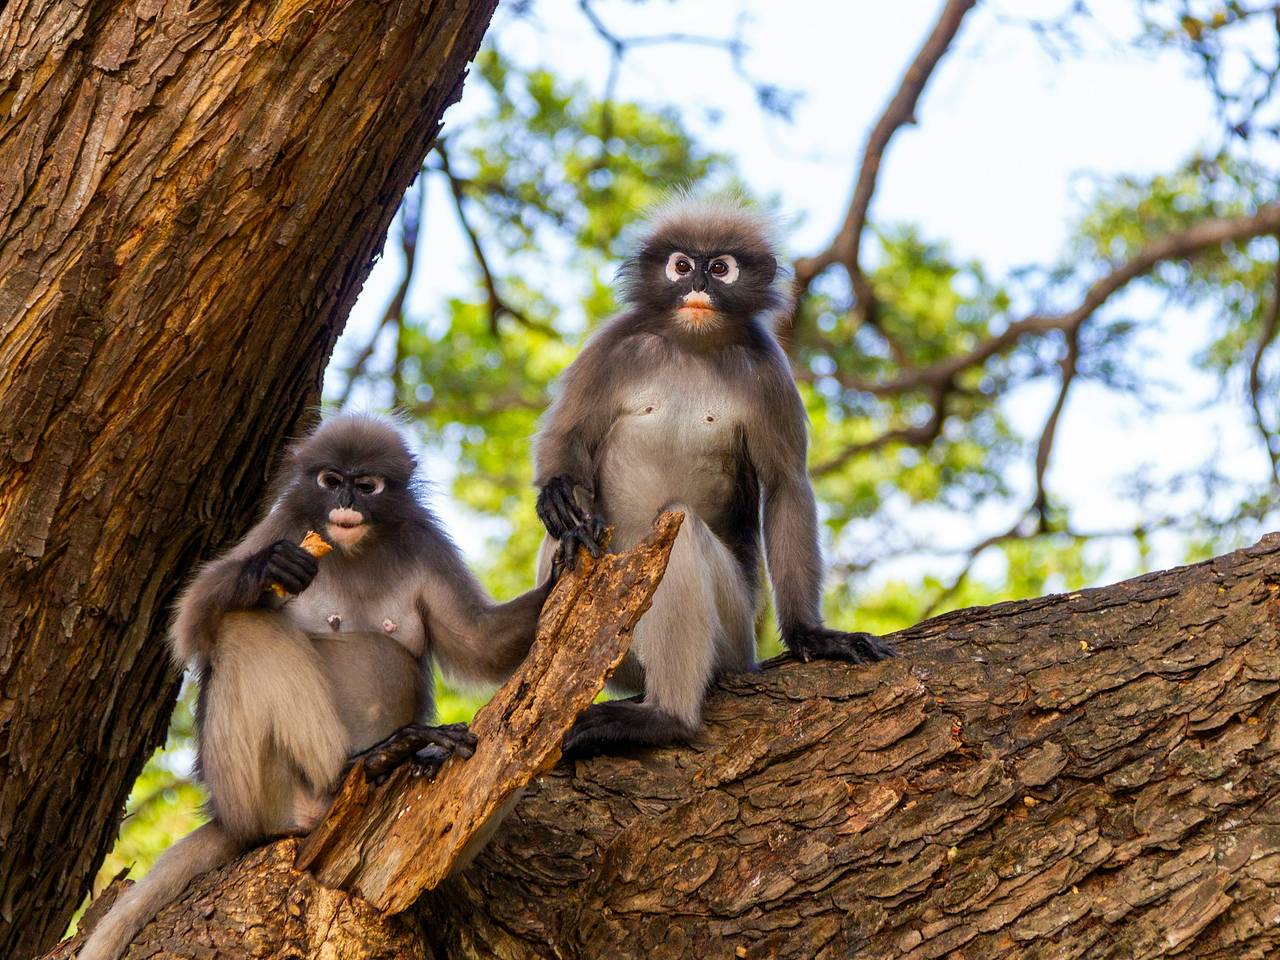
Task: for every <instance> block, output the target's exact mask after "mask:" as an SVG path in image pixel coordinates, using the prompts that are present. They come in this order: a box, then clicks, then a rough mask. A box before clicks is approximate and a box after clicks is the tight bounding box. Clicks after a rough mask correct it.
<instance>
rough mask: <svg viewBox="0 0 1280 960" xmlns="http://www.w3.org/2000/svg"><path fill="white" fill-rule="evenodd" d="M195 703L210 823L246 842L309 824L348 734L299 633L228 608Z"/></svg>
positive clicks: (281, 621) (272, 618) (266, 616)
mask: <svg viewBox="0 0 1280 960" xmlns="http://www.w3.org/2000/svg"><path fill="white" fill-rule="evenodd" d="M200 703H201V709H200V711H199V715H200V731H199V742H200V770H201V774H202V776H203V779H204V781H205V783H206V785H207V786H208V788H209V794H210V798H211V801H212V805H213V810H214V813H215V815H216V817H217V819H218V821H219V822H220V823H222V824H223V826H224V827H225V828H226V829H227V830H228V832H229V833H230V834H231V835H232V836H234V837H237V838H239V839H242V840H243V841H245V842H252V841H254V840H258V839H261V838H264V837H271V836H278V835H281V834H289V833H298V832H305V831H306V830H309V829H310V828H311V827H312V826H313V825H314V824H315V822H316V821H317V820H318V819H319V818H320V816H321V815H322V814H323V813H324V808H325V806H326V804H327V802H328V797H329V794H330V792H331V791H332V790H333V788H334V786H335V784H336V782H337V778H338V775H339V773H340V772H341V770H342V766H343V763H344V762H345V761H346V757H347V753H348V750H349V738H348V734H347V731H346V729H345V727H344V726H343V723H342V719H341V717H340V715H339V713H338V709H337V707H336V703H335V696H334V691H333V684H332V683H331V681H330V679H329V677H328V675H327V674H326V672H325V669H324V665H323V663H322V662H321V658H320V656H319V654H318V653H317V651H316V648H315V647H314V646H313V645H312V643H311V642H310V640H308V638H307V636H306V634H304V633H303V632H302V631H300V630H298V629H297V628H296V627H294V626H292V625H291V624H290V623H289V621H288V620H287V619H286V618H285V616H284V615H283V614H280V613H275V612H266V611H255V612H252V613H234V614H229V615H227V616H226V617H224V618H223V620H222V623H221V625H220V627H219V629H218V635H217V642H216V645H215V647H214V651H213V655H212V657H211V660H210V664H209V668H208V669H207V671H206V673H205V676H204V678H203V684H202V688H201V692H200Z"/></svg>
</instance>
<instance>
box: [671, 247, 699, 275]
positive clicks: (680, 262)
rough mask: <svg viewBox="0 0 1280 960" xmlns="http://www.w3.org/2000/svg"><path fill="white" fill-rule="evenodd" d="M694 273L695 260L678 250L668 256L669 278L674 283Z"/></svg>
mask: <svg viewBox="0 0 1280 960" xmlns="http://www.w3.org/2000/svg"><path fill="white" fill-rule="evenodd" d="M691 273H693V260H692V259H690V257H689V256H687V255H686V254H683V253H681V252H680V251H679V250H677V251H676V252H675V253H673V254H671V256H669V257H667V279H668V280H670V281H672V282H673V283H674V282H676V281H678V280H681V279H683V278H684V277H687V276H688V275H689V274H691Z"/></svg>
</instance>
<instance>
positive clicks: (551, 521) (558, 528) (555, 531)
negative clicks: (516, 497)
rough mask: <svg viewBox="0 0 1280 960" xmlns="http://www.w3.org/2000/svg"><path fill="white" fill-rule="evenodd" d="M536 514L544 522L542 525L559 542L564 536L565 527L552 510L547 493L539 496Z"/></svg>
mask: <svg viewBox="0 0 1280 960" xmlns="http://www.w3.org/2000/svg"><path fill="white" fill-rule="evenodd" d="M535 512H536V513H537V514H538V519H539V520H541V521H542V525H543V526H544V527H546V529H547V533H548V534H549V535H551V536H552V537H554V538H555V539H557V540H559V539H560V537H562V536H563V535H564V527H563V526H562V525H561V523H560V519H559V517H557V516H556V515H555V513H554V511H553V510H552V509H551V502H550V499H549V498H548V497H547V494H546V492H545V491H544V492H543V493H540V494H538V504H537V507H536V508H535Z"/></svg>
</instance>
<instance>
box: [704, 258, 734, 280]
mask: <svg viewBox="0 0 1280 960" xmlns="http://www.w3.org/2000/svg"><path fill="white" fill-rule="evenodd" d="M720 263H723V264H724V266H725V271H724V273H723V274H717V273H716V265H717V264H720ZM707 273H709V274H711V276H713V277H715V278H716V279H717V280H719V281H720V282H721V283H733V281H735V280H737V279H738V261H737V260H736V259H735V258H734V256H733V255H732V254H729V253H722V254H720V256H718V257H712V258H711V266H710V267H709V268H708V269H707Z"/></svg>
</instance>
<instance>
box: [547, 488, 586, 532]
mask: <svg viewBox="0 0 1280 960" xmlns="http://www.w3.org/2000/svg"><path fill="white" fill-rule="evenodd" d="M551 506H552V509H553V510H554V512H555V517H556V521H557V522H558V523H559V524H560V529H561V530H564V531H570V530H573V529H575V528H577V527H578V526H579V525H580V524H581V522H582V521H581V520H580V519H579V518H578V508H577V507H576V506H575V505H574V503H573V502H572V501H571V500H569V499H568V498H566V497H564V496H562V495H557V496H555V497H553V498H552V504H551Z"/></svg>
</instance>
